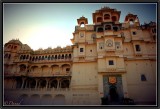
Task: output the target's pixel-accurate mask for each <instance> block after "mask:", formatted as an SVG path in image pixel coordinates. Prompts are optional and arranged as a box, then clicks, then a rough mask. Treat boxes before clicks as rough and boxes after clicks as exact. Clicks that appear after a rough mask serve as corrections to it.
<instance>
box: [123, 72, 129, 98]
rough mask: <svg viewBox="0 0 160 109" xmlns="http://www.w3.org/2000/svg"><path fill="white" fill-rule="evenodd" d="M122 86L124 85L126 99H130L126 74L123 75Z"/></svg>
mask: <svg viewBox="0 0 160 109" xmlns="http://www.w3.org/2000/svg"><path fill="white" fill-rule="evenodd" d="M122 85H123V93H124V97H128V89H127V79H126V74H122Z"/></svg>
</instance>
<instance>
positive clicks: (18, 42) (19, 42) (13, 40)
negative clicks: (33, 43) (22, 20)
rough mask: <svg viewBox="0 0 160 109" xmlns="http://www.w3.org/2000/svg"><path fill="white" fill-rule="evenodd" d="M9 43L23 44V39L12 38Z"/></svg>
mask: <svg viewBox="0 0 160 109" xmlns="http://www.w3.org/2000/svg"><path fill="white" fill-rule="evenodd" d="M8 43H12V44H19V45H22V42H21V41H19V39H12V40H10V41H9V42H8Z"/></svg>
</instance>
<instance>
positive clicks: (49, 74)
mask: <svg viewBox="0 0 160 109" xmlns="http://www.w3.org/2000/svg"><path fill="white" fill-rule="evenodd" d="M28 76H30V77H53V76H71V72H70V71H67V72H30V73H28Z"/></svg>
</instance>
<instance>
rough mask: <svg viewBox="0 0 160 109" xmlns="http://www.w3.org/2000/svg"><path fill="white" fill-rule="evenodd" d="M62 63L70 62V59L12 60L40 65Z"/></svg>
mask: <svg viewBox="0 0 160 109" xmlns="http://www.w3.org/2000/svg"><path fill="white" fill-rule="evenodd" d="M61 61H62V62H64V61H72V58H69V59H52V60H48V59H46V60H34V61H31V60H29V59H24V60H20V59H16V60H14V62H32V63H41V62H61Z"/></svg>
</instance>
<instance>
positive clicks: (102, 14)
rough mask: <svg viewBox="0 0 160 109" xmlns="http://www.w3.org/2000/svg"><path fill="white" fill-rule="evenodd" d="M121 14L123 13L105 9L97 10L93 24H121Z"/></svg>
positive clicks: (93, 15)
mask: <svg viewBox="0 0 160 109" xmlns="http://www.w3.org/2000/svg"><path fill="white" fill-rule="evenodd" d="M120 14H121V12H120V11H117V10H116V9H110V8H109V7H104V8H101V9H100V10H96V12H95V13H93V14H92V17H93V23H94V24H101V23H103V22H119V18H120Z"/></svg>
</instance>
